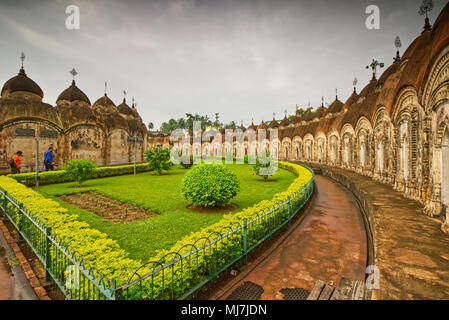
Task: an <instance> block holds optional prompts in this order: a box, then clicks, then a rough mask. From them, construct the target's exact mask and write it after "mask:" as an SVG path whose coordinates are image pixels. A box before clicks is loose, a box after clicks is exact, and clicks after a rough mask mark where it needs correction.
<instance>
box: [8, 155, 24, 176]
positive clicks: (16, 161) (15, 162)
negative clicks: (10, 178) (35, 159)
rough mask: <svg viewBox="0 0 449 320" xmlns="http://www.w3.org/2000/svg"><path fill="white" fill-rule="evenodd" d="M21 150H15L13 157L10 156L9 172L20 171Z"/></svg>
mask: <svg viewBox="0 0 449 320" xmlns="http://www.w3.org/2000/svg"><path fill="white" fill-rule="evenodd" d="M22 154H23V153H22V151H17V152H16V154H15V155H14V157H12V159H11V162H10V165H11V173H12V174H15V173H20V162H21V159H20V157H21V156H22Z"/></svg>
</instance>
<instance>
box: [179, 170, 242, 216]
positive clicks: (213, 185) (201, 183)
mask: <svg viewBox="0 0 449 320" xmlns="http://www.w3.org/2000/svg"><path fill="white" fill-rule="evenodd" d="M239 191H240V181H239V179H238V178H237V175H236V174H235V173H234V172H232V171H231V169H229V168H228V167H226V166H224V165H217V164H202V165H197V166H194V167H193V168H192V169H191V170H190V171H189V172H188V173H186V175H185V176H184V179H183V181H182V188H181V193H182V195H183V196H184V197H185V198H186V199H187V200H188V201H191V202H192V203H193V204H194V205H201V206H203V207H218V206H223V205H225V204H227V203H228V202H229V201H230V200H231V199H232V198H234V197H235V196H236V195H237V194H238V193H239Z"/></svg>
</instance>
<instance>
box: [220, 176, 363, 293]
mask: <svg viewBox="0 0 449 320" xmlns="http://www.w3.org/2000/svg"><path fill="white" fill-rule="evenodd" d="M315 181H316V190H315V195H314V197H313V198H312V200H311V204H310V206H309V207H308V209H307V210H306V211H305V212H304V215H305V216H304V220H303V221H302V222H301V223H300V224H299V225H298V226H297V227H293V228H292V230H291V231H290V233H289V234H288V235H287V236H286V237H285V238H284V239H283V240H282V241H281V242H280V243H276V244H275V246H276V248H275V249H274V250H273V251H271V252H270V253H268V255H266V256H265V257H264V258H263V260H262V261H260V262H259V263H257V264H256V265H254V266H248V268H249V269H251V270H250V271H249V272H248V273H246V274H245V275H243V276H242V277H240V278H239V279H238V282H237V283H234V284H232V285H229V286H228V288H224V289H222V290H221V292H220V294H219V295H217V296H215V297H214V298H218V299H225V298H227V297H228V296H229V295H230V294H231V293H232V292H233V291H234V290H235V289H237V288H238V287H240V286H242V285H243V284H244V283H245V282H247V281H250V282H252V283H255V284H257V285H260V286H262V287H263V290H264V292H263V294H262V296H261V299H270V300H271V299H277V300H280V299H283V298H284V296H283V293H281V292H280V291H281V290H282V289H284V288H304V289H306V290H312V289H313V287H314V285H315V282H316V281H317V280H323V281H324V282H326V283H328V284H333V285H334V286H338V284H339V282H340V280H341V278H342V277H346V278H350V279H355V280H361V281H364V279H365V269H366V259H367V256H366V255H367V244H366V234H365V229H364V224H363V220H362V218H361V216H360V212H359V207H358V205H357V203H356V202H355V200H354V198H353V196H352V195H351V193H350V192H348V191H347V190H346V189H344V188H342V187H341V186H339V185H338V184H336V183H335V182H333V181H332V180H331V179H329V178H326V177H323V176H320V175H317V176H316V179H315Z"/></svg>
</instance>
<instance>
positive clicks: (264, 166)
mask: <svg viewBox="0 0 449 320" xmlns="http://www.w3.org/2000/svg"><path fill="white" fill-rule="evenodd" d="M264 160H265V161H264V162H266V163H261V162H260V161H259V157H257V158H256V164H255V165H254V166H253V171H254V173H256V174H257V175H260V176H262V177H263V179H264V181H265V182H266V181H267V180H268V177H269V176H272V175H273V174H274V173H275V170H274V168H273V166H272V162H273V158H272V157H271V156H270V153H269V152H266V155H265V157H264ZM261 169H264V171H265V173H267V174H261V172H260V170H261Z"/></svg>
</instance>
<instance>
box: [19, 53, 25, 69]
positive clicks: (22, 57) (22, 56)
mask: <svg viewBox="0 0 449 320" xmlns="http://www.w3.org/2000/svg"><path fill="white" fill-rule="evenodd" d="M25 58H26V57H25V53H23V52H22V54H21V55H20V60H21V61H22V69H23V62H24V61H25Z"/></svg>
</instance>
